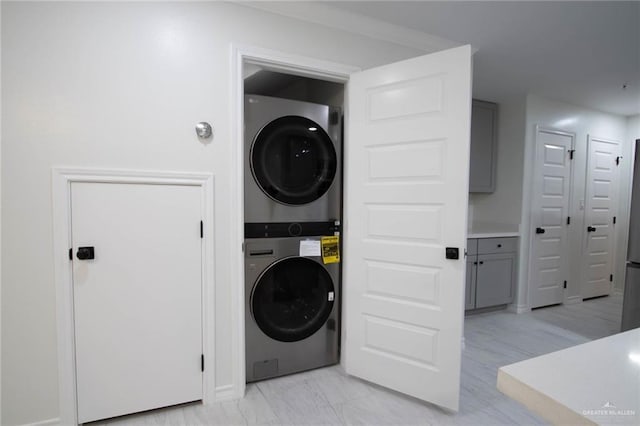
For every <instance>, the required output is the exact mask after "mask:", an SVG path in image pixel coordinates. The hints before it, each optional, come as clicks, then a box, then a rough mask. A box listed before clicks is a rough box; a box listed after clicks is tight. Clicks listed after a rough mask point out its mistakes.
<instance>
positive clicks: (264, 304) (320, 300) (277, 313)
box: [251, 257, 334, 342]
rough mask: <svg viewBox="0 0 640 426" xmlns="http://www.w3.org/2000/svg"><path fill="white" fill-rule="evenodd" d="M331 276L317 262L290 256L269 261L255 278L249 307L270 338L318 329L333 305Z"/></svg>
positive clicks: (289, 339)
mask: <svg viewBox="0 0 640 426" xmlns="http://www.w3.org/2000/svg"><path fill="white" fill-rule="evenodd" d="M333 292H334V287H333V282H332V280H331V276H330V275H329V273H328V272H327V271H326V269H325V268H323V267H322V265H320V264H319V263H317V262H314V261H313V260H311V259H307V258H304V257H289V258H286V259H283V260H280V261H278V262H276V263H274V264H272V265H271V266H270V267H269V268H268V269H267V270H266V271H265V272H264V273H263V274H262V275H261V276H260V278H258V281H257V282H256V284H255V286H254V288H253V293H252V295H251V311H252V313H253V317H254V319H255V321H256V323H257V324H258V327H260V329H261V330H262V331H263V332H264V333H265V334H266V335H267V336H269V337H271V338H272V339H276V340H279V341H282V342H295V341H298V340H302V339H305V338H307V337H309V336H311V335H312V334H313V333H315V332H316V331H318V330H319V329H320V328H321V327H322V326H323V325H324V323H325V322H326V321H327V319H328V318H329V315H330V314H331V309H332V308H333V299H334V293H333Z"/></svg>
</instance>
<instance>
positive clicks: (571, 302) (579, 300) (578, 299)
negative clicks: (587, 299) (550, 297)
mask: <svg viewBox="0 0 640 426" xmlns="http://www.w3.org/2000/svg"><path fill="white" fill-rule="evenodd" d="M576 303H582V296H571V297H567V298H566V299H565V301H564V304H565V305H575V304H576Z"/></svg>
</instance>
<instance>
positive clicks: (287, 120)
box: [244, 95, 342, 237]
mask: <svg viewBox="0 0 640 426" xmlns="http://www.w3.org/2000/svg"><path fill="white" fill-rule="evenodd" d="M244 105H245V109H244V123H245V136H244V142H245V159H244V162H245V167H244V169H245V176H244V182H245V184H244V196H245V204H244V206H245V218H244V219H245V223H293V222H295V223H299V222H326V221H335V220H339V219H340V213H341V196H342V170H341V169H342V143H341V134H342V112H341V109H340V108H338V107H330V106H327V105H320V104H313V103H309V102H300V101H294V100H290V99H281V98H273V97H267V96H257V95H247V96H245V104H244ZM247 237H249V236H247Z"/></svg>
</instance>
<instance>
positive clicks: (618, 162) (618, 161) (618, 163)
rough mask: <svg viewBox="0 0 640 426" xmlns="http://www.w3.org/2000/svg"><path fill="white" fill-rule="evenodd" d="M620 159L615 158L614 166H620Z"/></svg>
mask: <svg viewBox="0 0 640 426" xmlns="http://www.w3.org/2000/svg"><path fill="white" fill-rule="evenodd" d="M621 159H622V157H616V166H619V165H620V160H621Z"/></svg>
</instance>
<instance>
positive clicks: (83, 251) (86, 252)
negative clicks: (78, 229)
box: [76, 247, 96, 260]
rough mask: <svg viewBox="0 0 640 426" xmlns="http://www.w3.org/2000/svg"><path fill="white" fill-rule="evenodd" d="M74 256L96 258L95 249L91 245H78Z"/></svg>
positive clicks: (81, 258)
mask: <svg viewBox="0 0 640 426" xmlns="http://www.w3.org/2000/svg"><path fill="white" fill-rule="evenodd" d="M76 256H77V257H78V259H80V260H89V259H95V258H96V256H95V250H94V249H93V247H78V253H76Z"/></svg>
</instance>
